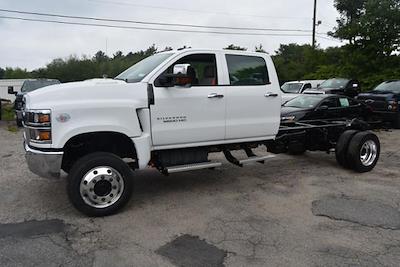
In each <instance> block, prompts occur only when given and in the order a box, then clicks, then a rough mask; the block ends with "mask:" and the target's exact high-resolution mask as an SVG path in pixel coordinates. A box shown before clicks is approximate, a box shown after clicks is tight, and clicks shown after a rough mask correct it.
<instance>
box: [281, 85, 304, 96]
mask: <svg viewBox="0 0 400 267" xmlns="http://www.w3.org/2000/svg"><path fill="white" fill-rule="evenodd" d="M301 87H303V84H302V83H284V84H283V85H282V87H281V89H282V91H283V92H285V93H295V94H297V93H299V92H300V89H301Z"/></svg>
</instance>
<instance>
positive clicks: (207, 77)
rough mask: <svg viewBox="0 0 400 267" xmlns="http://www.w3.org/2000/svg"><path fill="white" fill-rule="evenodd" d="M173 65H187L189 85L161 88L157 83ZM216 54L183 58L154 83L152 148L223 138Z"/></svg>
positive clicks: (222, 101)
mask: <svg viewBox="0 0 400 267" xmlns="http://www.w3.org/2000/svg"><path fill="white" fill-rule="evenodd" d="M176 64H190V68H192V70H191V75H193V77H191V84H190V85H187V86H170V87H163V86H161V85H159V84H158V82H157V79H159V78H160V77H162V76H163V75H165V74H168V73H172V70H173V67H174V66H175V65H176ZM219 66H220V63H219V60H218V57H217V55H216V54H213V53H203V54H186V55H185V56H183V57H181V58H180V59H178V60H177V61H175V62H174V63H173V64H172V65H170V66H169V67H168V68H167V69H166V70H165V71H164V72H163V73H162V74H161V75H160V76H159V77H158V78H157V79H156V80H155V82H154V88H153V90H154V105H151V107H150V112H151V126H152V139H153V145H154V146H172V147H174V146H182V145H183V146H185V145H188V144H193V143H201V142H206V141H218V140H224V138H225V106H226V101H225V88H224V87H223V86H218V76H219V75H218V72H219Z"/></svg>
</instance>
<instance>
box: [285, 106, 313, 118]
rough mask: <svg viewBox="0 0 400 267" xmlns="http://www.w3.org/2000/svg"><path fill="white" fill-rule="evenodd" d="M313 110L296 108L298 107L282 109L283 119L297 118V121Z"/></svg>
mask: <svg viewBox="0 0 400 267" xmlns="http://www.w3.org/2000/svg"><path fill="white" fill-rule="evenodd" d="M310 110H311V109H306V108H296V107H282V109H281V117H288V116H296V119H295V120H299V119H302V118H303V117H304V116H305V115H306V114H307V112H308V111H310Z"/></svg>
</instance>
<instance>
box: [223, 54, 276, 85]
mask: <svg viewBox="0 0 400 267" xmlns="http://www.w3.org/2000/svg"><path fill="white" fill-rule="evenodd" d="M226 61H227V63H228V71H229V80H230V85H233V86H241V85H265V84H268V83H269V77H268V70H267V65H266V63H265V60H264V59H263V58H262V57H255V56H241V55H226Z"/></svg>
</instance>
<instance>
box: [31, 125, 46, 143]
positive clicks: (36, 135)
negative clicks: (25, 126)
mask: <svg viewBox="0 0 400 267" xmlns="http://www.w3.org/2000/svg"><path fill="white" fill-rule="evenodd" d="M29 136H30V139H31V140H32V141H33V142H41V143H43V142H49V141H51V130H48V129H32V128H31V129H29Z"/></svg>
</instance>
